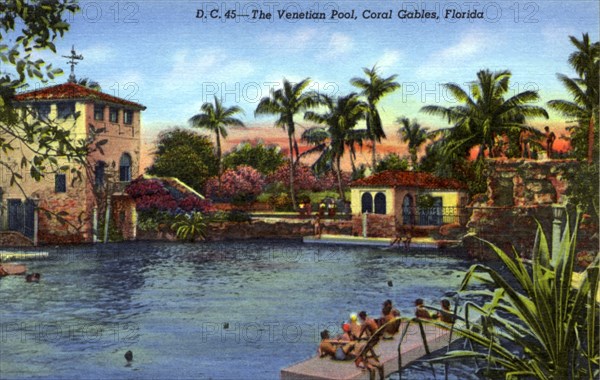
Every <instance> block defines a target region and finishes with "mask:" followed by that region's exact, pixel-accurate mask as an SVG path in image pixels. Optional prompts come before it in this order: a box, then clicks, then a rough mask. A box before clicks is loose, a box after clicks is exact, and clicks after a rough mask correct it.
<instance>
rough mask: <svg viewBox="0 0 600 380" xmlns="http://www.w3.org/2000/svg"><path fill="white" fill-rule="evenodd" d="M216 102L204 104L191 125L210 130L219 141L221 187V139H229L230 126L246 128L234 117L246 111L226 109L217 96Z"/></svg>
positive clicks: (238, 108)
mask: <svg viewBox="0 0 600 380" xmlns="http://www.w3.org/2000/svg"><path fill="white" fill-rule="evenodd" d="M214 102H215V103H214V104H212V103H208V102H206V103H204V104H202V107H200V109H201V110H202V113H199V114H196V115H194V116H192V117H191V118H190V120H189V123H190V124H191V126H192V127H195V128H204V129H208V130H209V131H212V132H214V133H215V137H216V140H217V162H218V165H219V169H218V175H219V185H220V183H221V174H222V163H221V155H222V153H221V137H223V138H224V139H225V138H227V129H226V127H227V126H229V125H235V126H239V127H245V125H244V123H243V122H242V121H241V120H240V119H236V118H235V117H234V115H236V114H238V113H242V114H243V113H244V111H243V110H242V109H241V108H240V107H238V106H233V107H228V108H224V107H223V104H222V103H221V101H220V100H219V99H217V97H216V96H215V98H214Z"/></svg>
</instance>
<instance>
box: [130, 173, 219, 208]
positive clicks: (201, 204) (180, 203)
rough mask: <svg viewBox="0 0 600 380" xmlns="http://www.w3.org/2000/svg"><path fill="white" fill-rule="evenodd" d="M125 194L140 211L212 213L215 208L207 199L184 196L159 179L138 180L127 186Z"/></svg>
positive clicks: (189, 195)
mask: <svg viewBox="0 0 600 380" xmlns="http://www.w3.org/2000/svg"><path fill="white" fill-rule="evenodd" d="M125 192H126V193H127V194H129V195H130V196H131V197H132V198H133V199H134V200H135V205H136V208H137V209H138V210H139V211H168V212H171V213H181V212H192V211H196V212H203V213H206V212H211V211H214V207H213V206H212V204H211V203H210V201H207V200H205V199H202V198H199V197H197V196H195V195H193V194H183V193H181V192H180V191H177V190H176V189H171V188H170V187H169V186H168V185H166V184H165V183H164V182H163V181H161V180H160V179H158V178H151V179H145V178H142V177H140V178H138V179H136V180H134V181H131V183H130V184H129V185H128V186H127V188H126V189H125Z"/></svg>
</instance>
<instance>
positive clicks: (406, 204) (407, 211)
mask: <svg viewBox="0 0 600 380" xmlns="http://www.w3.org/2000/svg"><path fill="white" fill-rule="evenodd" d="M413 205H414V199H413V197H412V195H410V194H406V195H405V196H404V199H403V200H402V224H411V225H414V224H415V210H414V207H413Z"/></svg>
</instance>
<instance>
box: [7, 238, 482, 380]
mask: <svg viewBox="0 0 600 380" xmlns="http://www.w3.org/2000/svg"><path fill="white" fill-rule="evenodd" d="M49 252H50V255H49V257H48V258H46V259H39V260H33V261H28V262H27V265H28V267H29V272H39V273H41V274H42V278H41V282H40V283H39V284H35V283H26V282H25V280H24V278H23V277H20V276H19V277H16V276H10V277H5V278H2V279H0V305H1V307H0V324H1V327H2V328H1V330H0V332H1V337H0V338H1V339H0V378H2V379H25V378H28V379H31V378H33V379H75V378H86V379H174V378H179V379H277V378H278V377H279V371H280V369H281V368H283V367H286V366H288V365H291V364H293V363H296V362H299V361H302V360H304V359H307V358H309V357H311V356H313V355H314V354H315V352H316V347H317V344H318V342H319V336H318V335H319V332H320V331H321V330H323V329H324V328H327V329H329V330H330V331H334V332H337V331H339V325H340V323H341V322H342V321H343V320H345V319H347V318H348V315H349V314H350V313H351V312H358V311H360V310H363V309H364V310H366V311H367V312H368V313H369V314H371V315H374V316H379V313H380V310H381V303H382V302H383V301H384V300H385V299H387V298H391V299H392V300H393V301H394V303H395V304H396V305H397V307H398V308H399V309H400V311H401V312H402V314H403V315H411V314H412V312H413V303H414V299H415V298H419V297H420V298H423V299H425V301H426V303H429V304H432V305H438V304H439V300H440V299H441V297H442V296H443V295H444V293H445V292H447V291H452V290H455V289H456V288H457V286H458V284H459V283H460V280H461V279H462V272H463V271H464V270H465V269H467V268H468V266H469V265H470V264H469V263H468V262H466V261H464V260H462V259H457V258H454V257H453V256H448V257H444V256H441V255H443V254H439V253H437V252H429V253H427V252H408V253H407V252H404V251H386V250H381V249H378V248H359V247H323V246H316V245H312V246H311V245H303V244H302V243H297V242H285V241H269V242H259V241H251V242H227V243H218V242H214V243H199V244H168V243H141V242H140V243H125V244H119V245H97V246H80V247H69V248H61V249H58V248H56V249H50V250H49ZM390 280H391V281H392V286H391V287H390V286H389V285H388V281H390ZM127 350H131V351H133V355H134V360H133V362H132V363H130V364H129V365H127V364H126V361H125V359H124V357H123V355H124V353H125V352H126V351H127ZM457 370H458V372H456V370H455V372H454V373H455V374H454V375H453V378H460V379H465V378H470V376H471V375H470V374H469V372H470V369H469V368H468V366H466V367H464V368H463V369H461V367H460V366H459V367H458V368H457ZM406 373H407V374H408V376H409V377H408V378H430V377H431V378H432V376H433V375H432V374H431V371H430V370H429V366H428V365H426V366H423V365H416V366H412V367H411V368H409V369H408V370H407V372H406ZM437 375H438V378H440V373H439V372H438V374H437ZM404 378H407V377H406V376H405V377H404ZM441 378H443V373H442V377H441Z"/></svg>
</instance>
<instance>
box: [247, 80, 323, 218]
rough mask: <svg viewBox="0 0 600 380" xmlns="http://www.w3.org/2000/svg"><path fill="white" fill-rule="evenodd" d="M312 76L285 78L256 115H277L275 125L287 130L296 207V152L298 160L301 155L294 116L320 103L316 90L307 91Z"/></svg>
mask: <svg viewBox="0 0 600 380" xmlns="http://www.w3.org/2000/svg"><path fill="white" fill-rule="evenodd" d="M309 85H310V78H306V79H304V80H302V81H300V82H298V83H295V84H293V83H291V82H290V81H288V80H287V79H285V78H284V79H283V87H282V88H280V89H277V90H275V89H271V92H270V96H269V97H264V98H262V99H261V100H260V102H259V103H258V106H257V107H256V110H255V111H254V115H255V116H256V115H277V116H278V118H277V120H276V121H275V126H277V127H281V128H283V129H286V130H287V133H288V142H289V150H290V195H291V198H292V204H293V205H294V208H295V207H296V196H295V193H294V163H295V160H294V152H295V153H296V160H297V159H298V157H299V155H300V154H299V151H298V144H297V142H296V123H295V122H294V116H295V115H296V114H298V113H300V112H303V111H306V110H308V109H309V108H311V107H315V106H317V105H318V96H317V94H316V93H315V92H314V91H307V88H308V86H309Z"/></svg>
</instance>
